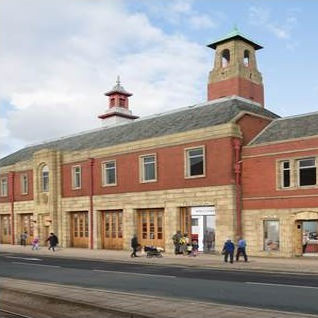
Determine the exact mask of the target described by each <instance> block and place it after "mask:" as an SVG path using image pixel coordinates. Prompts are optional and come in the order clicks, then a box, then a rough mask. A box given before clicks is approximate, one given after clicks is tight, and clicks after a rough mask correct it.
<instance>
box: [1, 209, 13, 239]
mask: <svg viewBox="0 0 318 318" xmlns="http://www.w3.org/2000/svg"><path fill="white" fill-rule="evenodd" d="M0 240H1V241H0V242H1V244H11V215H10V214H7V215H1V216H0Z"/></svg>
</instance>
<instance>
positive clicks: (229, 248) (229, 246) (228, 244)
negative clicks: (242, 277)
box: [222, 238, 235, 264]
mask: <svg viewBox="0 0 318 318" xmlns="http://www.w3.org/2000/svg"><path fill="white" fill-rule="evenodd" d="M234 249H235V246H234V244H233V242H232V241H231V239H229V238H228V239H227V240H226V241H225V243H224V246H223V250H222V254H223V255H224V262H225V263H227V260H228V257H229V255H230V263H231V264H233V258H234Z"/></svg>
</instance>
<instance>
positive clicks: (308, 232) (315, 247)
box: [302, 220, 318, 256]
mask: <svg viewBox="0 0 318 318" xmlns="http://www.w3.org/2000/svg"><path fill="white" fill-rule="evenodd" d="M302 230H303V231H302V232H303V241H302V243H303V255H304V256H306V255H318V220H317V221H303V224H302Z"/></svg>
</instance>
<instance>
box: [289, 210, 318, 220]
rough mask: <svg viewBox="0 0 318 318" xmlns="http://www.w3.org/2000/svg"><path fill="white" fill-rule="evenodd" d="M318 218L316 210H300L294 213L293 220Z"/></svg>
mask: <svg viewBox="0 0 318 318" xmlns="http://www.w3.org/2000/svg"><path fill="white" fill-rule="evenodd" d="M304 220H306V221H309V220H312V221H314V220H318V211H301V212H297V213H295V221H304Z"/></svg>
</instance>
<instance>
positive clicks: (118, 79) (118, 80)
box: [116, 75, 120, 85]
mask: <svg viewBox="0 0 318 318" xmlns="http://www.w3.org/2000/svg"><path fill="white" fill-rule="evenodd" d="M116 84H117V85H120V77H119V75H117V81H116Z"/></svg>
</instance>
